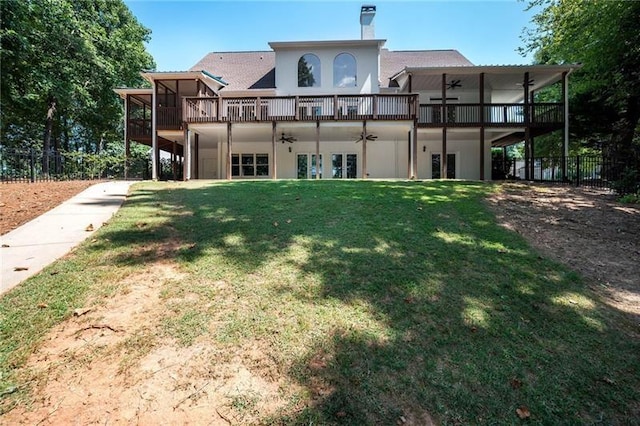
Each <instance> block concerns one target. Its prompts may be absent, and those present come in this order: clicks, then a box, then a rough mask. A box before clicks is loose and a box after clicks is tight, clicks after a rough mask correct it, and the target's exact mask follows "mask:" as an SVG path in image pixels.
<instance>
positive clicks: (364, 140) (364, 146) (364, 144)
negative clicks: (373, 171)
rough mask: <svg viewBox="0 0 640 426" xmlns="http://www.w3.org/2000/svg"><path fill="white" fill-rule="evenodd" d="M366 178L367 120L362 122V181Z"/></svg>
mask: <svg viewBox="0 0 640 426" xmlns="http://www.w3.org/2000/svg"><path fill="white" fill-rule="evenodd" d="M366 178H367V120H364V121H363V122H362V179H366Z"/></svg>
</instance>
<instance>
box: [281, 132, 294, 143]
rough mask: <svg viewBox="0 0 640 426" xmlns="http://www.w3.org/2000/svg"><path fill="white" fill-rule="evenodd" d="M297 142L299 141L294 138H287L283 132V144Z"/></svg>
mask: <svg viewBox="0 0 640 426" xmlns="http://www.w3.org/2000/svg"><path fill="white" fill-rule="evenodd" d="M297 140H298V139H296V138H294V137H293V136H286V135H285V134H284V132H282V136H280V142H282V143H285V142H289V143H294V142H295V141H297Z"/></svg>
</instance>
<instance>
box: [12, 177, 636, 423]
mask: <svg viewBox="0 0 640 426" xmlns="http://www.w3.org/2000/svg"><path fill="white" fill-rule="evenodd" d="M492 190H494V187H493V186H492V185H489V184H480V183H469V182H428V183H420V182H382V181H340V182H335V181H331V182H330V181H319V182H313V181H279V182H272V181H264V182H231V183H228V182H217V183H211V182H208V183H205V182H190V183H188V184H184V183H175V184H174V183H142V184H139V185H137V186H135V187H134V190H133V192H132V194H131V195H130V196H129V198H128V201H127V202H126V204H125V205H124V207H123V208H122V209H121V210H120V211H119V213H118V214H117V216H116V217H115V218H114V219H113V220H112V221H110V223H109V224H108V225H107V226H105V227H103V228H102V229H101V230H100V231H99V232H98V233H97V234H96V237H95V239H94V240H93V241H90V242H87V243H85V244H84V245H83V246H82V247H81V248H80V249H78V250H77V251H76V252H75V253H74V254H72V255H71V256H68V257H67V259H65V260H63V261H60V262H58V263H56V264H54V265H52V266H51V267H50V268H48V269H47V270H45V271H44V273H42V274H40V275H39V276H37V277H34V278H33V279H31V280H29V281H28V282H26V283H24V284H23V285H21V286H19V287H18V288H16V289H15V290H14V291H12V292H11V293H9V294H7V295H5V296H3V297H2V299H0V339H1V340H0V374H1V376H0V392H3V394H4V395H3V397H2V398H3V401H2V409H3V410H4V411H7V410H9V409H10V408H11V407H13V405H15V404H17V403H18V402H20V401H24V400H26V399H27V398H28V397H29V395H30V392H33V391H34V386H32V385H30V384H29V382H28V381H29V380H31V381H34V380H36V379H34V378H33V376H32V375H33V373H30V372H29V371H26V369H25V368H24V367H25V365H26V363H27V358H28V356H29V354H31V353H32V352H33V351H34V350H36V349H37V348H38V346H39V345H40V342H41V340H42V338H43V336H45V334H46V333H47V332H48V331H49V330H50V329H51V328H52V327H53V326H54V325H55V324H58V323H60V322H61V321H63V320H65V319H66V318H69V317H71V316H72V312H73V309H74V308H77V307H79V306H83V305H85V304H88V303H89V304H90V303H96V301H101V300H102V301H103V302H101V303H108V300H110V299H114V298H117V297H119V296H121V295H123V294H126V293H127V291H129V290H127V289H126V288H125V287H126V285H125V284H123V283H126V282H127V277H128V276H132V275H135V274H136V273H139V272H140V270H141V269H142V268H144V267H148V266H149V265H153V264H156V263H161V264H171V265H175V266H176V267H177V269H178V270H179V272H180V275H179V277H178V278H175V279H170V280H167V281H165V282H163V284H162V286H161V288H159V290H158V294H159V296H158V302H157V303H158V304H160V305H161V308H162V310H161V311H162V315H161V316H159V317H158V318H157V321H155V322H153V323H150V324H146V327H142V325H141V328H140V329H139V330H138V331H136V332H132V333H130V336H129V338H128V340H127V341H126V344H125V345H124V346H123V347H122V348H121V352H120V354H121V356H120V357H119V358H118V362H119V363H120V367H121V368H120V371H121V374H127V372H128V371H132V370H135V368H136V366H137V364H138V363H139V362H140V360H141V359H142V358H144V357H145V356H146V355H148V354H149V353H151V352H153V350H154V348H157V347H159V346H161V345H165V346H166V345H167V344H170V345H173V346H175V347H177V348H189V347H192V346H194V345H204V346H206V347H208V348H215V349H216V351H214V352H211V353H215V354H218V355H216V356H218V357H220V359H219V360H218V359H211V360H210V363H211V368H210V369H209V370H207V371H205V372H203V373H201V374H203V375H205V376H206V375H207V374H210V375H212V377H213V376H215V374H216V371H215V369H216V367H215V365H216V364H217V363H218V362H223V361H224V360H225V359H226V358H225V357H228V356H230V355H229V354H233V356H234V357H239V358H240V359H243V360H247V362H246V363H245V364H246V365H249V369H250V370H251V371H252V372H253V373H254V374H256V375H259V376H260V377H262V378H263V379H264V381H266V382H268V383H271V384H273V387H274V389H276V390H275V391H274V393H275V394H277V396H278V398H279V400H281V401H285V402H283V403H280V404H279V405H277V407H276V408H273V409H271V410H262V409H260V407H261V404H262V403H263V402H265V401H266V400H268V399H269V398H272V397H273V395H268V394H261V393H260V391H259V390H258V391H255V392H253V393H246V394H236V395H233V396H232V397H230V398H229V401H228V405H229V406H230V408H231V409H233V410H234V413H235V416H236V419H240V421H239V423H260V424H265V423H267V424H268V423H273V424H282V423H285V424H333V423H336V424H386V425H393V424H396V423H397V422H398V421H400V422H401V423H402V422H403V421H406V422H408V423H414V424H425V423H426V422H427V421H428V420H429V419H432V420H433V421H435V422H437V423H443V424H452V423H453V424H455V423H462V424H475V423H500V424H503V423H509V424H511V423H519V422H522V421H523V420H522V419H521V418H525V420H526V421H527V422H529V423H544V424H559V423H567V424H575V423H600V422H601V423H604V424H631V423H634V422H637V421H638V416H639V415H640V402H639V401H640V360H639V357H640V355H639V354H640V344H639V343H640V340H639V339H638V335H637V332H638V330H637V324H634V323H633V322H632V320H631V319H630V318H629V317H627V316H625V315H624V314H622V313H620V312H616V311H614V310H613V309H612V308H610V307H608V306H606V305H604V304H603V303H601V302H600V301H599V300H598V298H597V297H596V296H595V295H594V294H593V293H591V292H590V291H589V290H588V289H587V288H586V286H585V284H584V283H583V282H582V280H581V279H580V277H579V276H578V275H577V274H575V273H574V272H572V271H570V270H567V269H566V268H564V267H562V266H560V265H558V264H556V263H554V262H551V261H549V260H547V259H545V258H543V257H541V256H539V255H538V253H536V252H534V251H533V250H532V249H531V248H530V247H529V246H528V245H527V244H526V243H525V241H524V240H523V239H522V238H521V237H520V236H518V235H517V234H515V233H512V232H509V231H507V230H505V229H503V228H501V227H499V226H497V225H496V224H495V221H494V218H493V216H492V215H491V214H490V213H489V212H488V211H487V209H486V208H485V206H484V204H483V198H484V197H485V195H486V194H487V193H488V192H489V191H492ZM594 244H597V242H595V241H594ZM43 303H44V305H43ZM255 351H259V352H260V354H261V358H260V362H253V363H251V362H249V361H250V360H251V359H253V358H252V357H253V355H252V354H254V352H255ZM212 357H213V355H212ZM30 374H31V375H30ZM3 389H4V390H5V391H3ZM0 420H2V419H1V418H0Z"/></svg>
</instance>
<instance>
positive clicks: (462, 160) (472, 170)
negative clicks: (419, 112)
mask: <svg viewBox="0 0 640 426" xmlns="http://www.w3.org/2000/svg"><path fill="white" fill-rule="evenodd" d="M436 153H442V137H441V134H437V135H435V134H429V135H428V136H425V135H424V134H420V133H419V134H418V178H419V179H431V176H432V174H431V173H432V170H431V154H436ZM447 154H456V179H469V180H478V179H480V137H479V136H478V137H477V138H475V139H474V138H471V137H468V139H464V140H461V139H457V138H455V139H454V138H453V137H451V138H449V137H448V138H447ZM484 177H485V180H490V179H491V142H489V141H488V140H486V139H485V144H484Z"/></svg>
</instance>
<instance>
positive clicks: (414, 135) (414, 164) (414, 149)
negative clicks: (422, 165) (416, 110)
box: [411, 118, 418, 179]
mask: <svg viewBox="0 0 640 426" xmlns="http://www.w3.org/2000/svg"><path fill="white" fill-rule="evenodd" d="M411 153H412V159H411V168H412V169H413V170H412V171H411V177H412V178H414V179H418V119H417V118H414V119H413V128H412V129H411Z"/></svg>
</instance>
